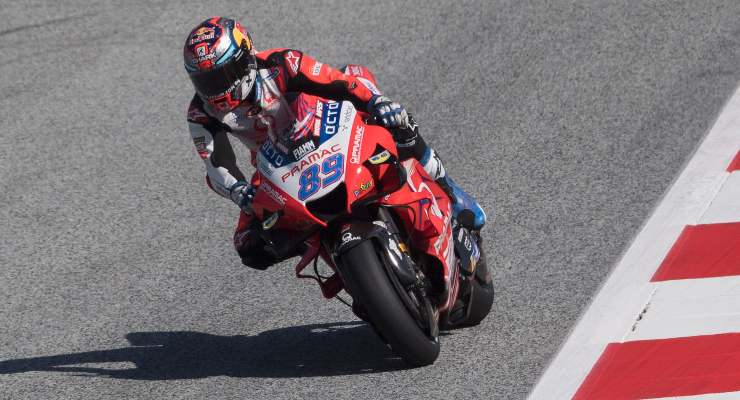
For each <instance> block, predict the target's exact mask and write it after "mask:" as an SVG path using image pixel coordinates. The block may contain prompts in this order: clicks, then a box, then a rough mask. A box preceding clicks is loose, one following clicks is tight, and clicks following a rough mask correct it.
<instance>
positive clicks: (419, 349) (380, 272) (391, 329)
mask: <svg viewBox="0 0 740 400" xmlns="http://www.w3.org/2000/svg"><path fill="white" fill-rule="evenodd" d="M340 265H341V272H342V278H343V279H344V282H345V284H346V285H347V286H348V288H349V289H350V292H351V294H352V298H353V299H354V301H356V302H359V303H360V304H361V305H362V307H363V308H364V310H365V311H366V313H367V316H368V317H369V319H370V321H371V322H372V324H373V325H374V326H375V328H376V329H377V330H378V331H380V334H381V335H382V336H383V338H384V339H385V340H386V341H387V342H388V344H389V345H390V346H391V348H392V349H393V351H394V352H396V354H398V355H399V356H401V358H403V360H404V361H406V362H407V363H408V364H410V365H413V366H417V367H419V366H424V365H429V364H432V363H433V362H434V361H435V360H436V359H437V356H438V355H439V341H438V340H437V339H436V338H435V339H431V338H429V337H428V336H427V335H426V334H425V333H424V332H423V331H422V329H421V327H420V325H419V323H417V321H416V320H415V319H414V318H413V317H412V316H411V314H410V313H409V311H408V310H407V309H406V306H404V303H403V302H402V301H401V299H400V298H399V296H400V295H402V294H399V293H398V292H397V291H396V290H395V289H394V286H393V284H392V283H391V281H390V279H389V277H388V274H387V273H386V268H385V267H384V266H383V264H382V263H381V261H380V258H379V257H378V254H377V253H376V251H375V246H374V245H373V243H372V241H369V240H368V241H365V242H363V243H360V244H359V245H357V246H355V247H353V248H351V249H350V250H348V251H347V252H346V253H344V254H343V255H342V256H341V262H340Z"/></svg>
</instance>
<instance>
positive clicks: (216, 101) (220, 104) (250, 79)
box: [201, 69, 257, 112]
mask: <svg viewBox="0 0 740 400" xmlns="http://www.w3.org/2000/svg"><path fill="white" fill-rule="evenodd" d="M256 78H257V70H256V69H251V70H250V71H249V75H247V76H245V77H244V78H243V79H241V80H238V81H236V82H234V84H233V85H232V86H231V88H229V90H227V91H226V92H224V93H221V94H218V95H216V96H210V97H207V98H204V100H205V101H206V102H208V103H209V104H210V105H211V107H213V108H214V109H215V110H218V111H220V112H227V111H231V110H233V109H234V108H236V107H237V106H238V105H239V104H240V103H241V102H242V101H244V99H246V98H247V97H248V96H249V92H250V91H251V90H252V88H253V87H254V83H255V80H256ZM203 97H204V96H202V95H201V98H203Z"/></svg>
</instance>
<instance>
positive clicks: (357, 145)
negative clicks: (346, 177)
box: [349, 125, 365, 164]
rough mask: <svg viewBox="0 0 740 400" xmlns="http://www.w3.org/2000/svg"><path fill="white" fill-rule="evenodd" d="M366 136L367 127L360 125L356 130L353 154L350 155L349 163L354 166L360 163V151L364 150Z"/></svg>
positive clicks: (353, 140)
mask: <svg viewBox="0 0 740 400" xmlns="http://www.w3.org/2000/svg"><path fill="white" fill-rule="evenodd" d="M363 136H365V126H364V125H358V126H357V129H356V130H355V137H354V139H352V152H351V153H350V158H349V162H351V163H352V164H359V163H360V149H362V138H363Z"/></svg>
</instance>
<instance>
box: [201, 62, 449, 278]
mask: <svg viewBox="0 0 740 400" xmlns="http://www.w3.org/2000/svg"><path fill="white" fill-rule="evenodd" d="M257 67H258V71H257V78H256V82H255V85H254V88H253V90H252V92H251V94H250V95H249V96H248V97H247V99H245V100H244V101H242V103H241V104H240V105H238V106H237V107H236V108H234V109H232V110H229V111H226V112H220V111H218V110H215V109H211V108H210V107H209V105H208V103H205V102H203V101H202V100H201V99H200V97H199V96H198V95H195V96H194V97H193V100H192V101H191V103H190V106H189V108H188V115H187V118H188V125H189V128H190V134H191V136H192V139H193V143H194V144H195V148H196V150H197V152H198V155H199V156H200V158H201V159H202V160H203V161H204V163H205V166H206V182H207V183H208V186H209V187H210V188H211V189H213V190H214V191H215V192H216V193H218V194H220V195H221V196H223V197H226V198H230V189H231V188H232V186H234V185H235V184H236V183H237V182H243V181H245V180H246V179H245V176H244V174H243V173H242V172H241V170H240V169H239V168H238V167H237V164H236V157H235V155H234V151H233V149H232V147H231V144H230V142H229V139H228V138H227V134H231V135H232V136H233V137H234V138H236V139H237V140H238V141H240V142H241V143H243V144H244V145H246V146H247V147H248V148H249V150H250V151H251V158H252V160H251V161H252V164H253V165H254V163H255V157H256V152H257V151H258V149H259V147H260V146H261V145H262V143H264V142H265V140H266V139H267V138H268V135H277V133H278V132H282V131H283V130H284V129H286V128H288V127H289V125H290V124H291V123H292V121H293V120H294V119H295V116H294V115H293V112H292V110H291V107H290V105H289V102H290V100H291V98H292V97H295V95H296V94H298V93H306V94H310V95H316V96H320V97H323V98H327V99H331V100H335V101H345V100H346V101H350V102H352V103H353V104H354V106H355V107H356V108H357V109H358V110H361V111H365V109H366V107H367V105H368V102H369V101H370V100H371V98H372V97H373V95H378V94H380V93H379V91H378V89H377V88H376V87H375V85H374V84H373V83H372V81H371V80H370V79H367V78H366V77H369V78H371V77H372V75H371V73H370V72H369V71H368V70H367V69H366V68H364V67H361V66H356V65H353V66H351V68H352V74H344V73H342V72H341V71H339V70H338V69H335V68H332V67H331V66H329V65H326V64H323V63H321V62H319V61H316V60H314V59H313V58H311V57H310V56H308V55H306V54H303V53H302V52H300V51H298V50H291V49H272V50H267V51H263V52H258V53H257ZM347 72H349V70H348V71H347ZM363 76H364V77H363ZM391 133H392V134H393V135H394V137H395V140H396V142H397V145H398V149H399V155H400V158H401V159H406V158H409V157H415V158H417V159H419V160H422V164H423V165H424V168H425V169H426V170H427V171H428V172H429V173H430V175H432V177H433V178H436V176H439V174H440V172H441V173H442V174H444V169H443V167H442V164H441V161H439V159H438V157H436V155H434V152H433V150H431V149H430V148H428V147H427V146H426V144H425V143H424V140H423V139H422V138H421V136H419V135H418V128H417V126H416V124H415V123H413V121H411V122H410V124H409V127H408V128H404V129H393V130H391ZM430 153H431V156H430ZM256 179H257V178H256V174H255V175H254V176H253V177H252V179H251V181H252V182H251V183H252V184H253V185H259V182H257V181H256ZM251 224H252V218H251V215H249V214H246V213H244V212H241V213H240V217H239V221H238V223H237V227H236V231H235V233H234V246H235V248H236V250H237V252H238V253H239V255H240V256H241V258H242V262H243V263H244V264H245V265H247V266H250V267H253V268H257V269H264V268H267V267H268V266H269V265H271V264H273V263H274V262H276V261H278V260H274V259H273V258H272V256H271V255H270V254H268V253H266V252H265V251H264V249H263V248H262V245H263V243H262V242H261V239H259V238H258V237H257V236H258V235H256V234H254V233H253V230H252V229H251V226H252V225H251Z"/></svg>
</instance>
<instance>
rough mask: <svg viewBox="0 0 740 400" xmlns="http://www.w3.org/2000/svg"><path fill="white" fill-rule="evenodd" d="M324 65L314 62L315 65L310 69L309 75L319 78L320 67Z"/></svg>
mask: <svg viewBox="0 0 740 400" xmlns="http://www.w3.org/2000/svg"><path fill="white" fill-rule="evenodd" d="M323 66H324V64H322V63H320V62H318V61H316V64H314V65H313V68H311V75H313V76H319V74H320V73H321V67H323Z"/></svg>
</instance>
